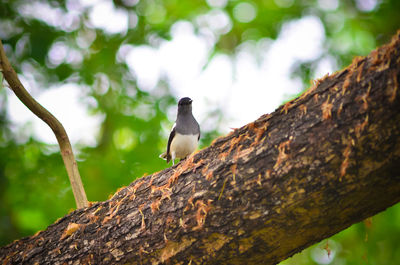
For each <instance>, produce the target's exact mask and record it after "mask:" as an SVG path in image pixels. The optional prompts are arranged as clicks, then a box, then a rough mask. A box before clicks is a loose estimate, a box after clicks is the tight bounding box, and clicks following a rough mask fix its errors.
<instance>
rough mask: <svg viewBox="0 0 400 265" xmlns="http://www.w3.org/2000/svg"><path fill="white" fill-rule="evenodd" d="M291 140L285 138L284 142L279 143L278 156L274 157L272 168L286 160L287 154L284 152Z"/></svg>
mask: <svg viewBox="0 0 400 265" xmlns="http://www.w3.org/2000/svg"><path fill="white" fill-rule="evenodd" d="M291 142H292V140H287V141H285V142H282V143H280V145H279V147H278V151H279V154H278V158H277V159H276V163H275V165H274V169H277V168H278V167H279V165H280V164H281V163H282V162H283V161H284V160H286V159H287V158H288V157H289V155H288V154H286V150H287V149H289V145H290V143H291Z"/></svg>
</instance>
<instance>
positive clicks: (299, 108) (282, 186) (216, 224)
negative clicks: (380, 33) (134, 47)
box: [0, 32, 400, 264]
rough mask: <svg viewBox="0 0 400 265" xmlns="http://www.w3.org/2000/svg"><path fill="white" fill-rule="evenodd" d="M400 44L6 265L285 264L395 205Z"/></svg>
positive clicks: (78, 214)
mask: <svg viewBox="0 0 400 265" xmlns="http://www.w3.org/2000/svg"><path fill="white" fill-rule="evenodd" d="M399 38H400V32H398V33H397V35H396V36H395V37H394V38H393V40H392V42H391V43H390V44H388V45H386V46H383V47H380V48H379V49H377V50H375V51H373V52H372V53H371V54H370V55H369V56H368V57H365V58H361V57H359V58H356V59H354V61H353V63H352V64H351V65H350V66H349V67H348V68H346V69H345V70H343V71H341V72H338V73H336V74H333V75H332V76H326V77H324V78H323V79H322V80H318V81H317V82H315V84H314V85H313V87H312V88H311V89H310V90H308V91H307V92H306V93H304V94H303V95H302V96H301V97H299V98H297V99H295V100H293V101H291V102H289V103H287V104H285V105H284V106H282V107H280V108H278V109H277V110H276V111H275V112H274V113H272V114H271V115H264V116H262V117H260V118H259V119H258V120H256V121H255V122H253V123H250V124H248V125H246V126H244V127H242V128H239V129H236V130H234V131H233V132H232V133H230V134H229V135H228V136H225V137H221V138H218V139H216V140H215V141H214V143H213V144H212V145H211V146H210V147H208V148H206V149H204V150H201V151H200V152H198V153H197V154H195V155H193V156H191V157H190V158H189V159H187V161H185V162H182V163H180V164H178V165H176V166H174V167H172V168H169V169H166V170H163V171H161V172H157V173H155V174H153V175H150V176H146V177H143V178H141V179H138V180H137V181H135V182H133V183H132V184H131V185H130V186H129V187H127V188H124V189H122V190H120V191H119V192H117V193H116V194H115V195H114V197H113V198H111V199H110V200H108V201H105V202H100V203H96V204H95V205H93V206H91V207H89V208H86V209H80V210H77V211H75V212H73V213H71V214H69V215H67V216H65V217H63V218H61V219H60V220H58V221H57V222H56V223H55V224H53V225H50V226H49V227H48V228H47V229H46V230H45V231H42V232H39V233H37V234H36V235H34V236H32V237H28V238H23V239H21V240H19V241H16V242H13V243H12V244H10V245H8V246H5V247H3V248H1V249H0V261H1V262H3V263H5V264H9V263H11V264H34V263H35V262H38V263H41V264H78V263H82V264H85V263H86V264H112V263H123V264H125V263H127V264H164V263H165V264H245V263H247V264H256V263H260V264H275V263H277V262H279V261H281V260H284V259H285V258H287V257H289V256H291V255H293V254H294V253H296V252H299V251H301V250H302V249H304V248H306V247H307V246H310V245H311V244H314V243H316V242H318V241H320V240H322V239H324V238H326V237H329V236H331V235H333V234H335V233H337V232H339V231H341V230H343V229H345V228H347V227H348V226H350V225H351V224H353V223H356V222H359V221H361V220H363V219H365V218H367V217H369V216H372V215H374V214H376V213H378V212H380V211H382V210H384V209H386V208H387V207H389V206H391V205H393V204H395V203H397V202H398V201H399V200H400V166H399V165H400V104H399V103H400V100H399V99H400V97H399V89H398V84H399V80H400V66H399V65H400V39H399Z"/></svg>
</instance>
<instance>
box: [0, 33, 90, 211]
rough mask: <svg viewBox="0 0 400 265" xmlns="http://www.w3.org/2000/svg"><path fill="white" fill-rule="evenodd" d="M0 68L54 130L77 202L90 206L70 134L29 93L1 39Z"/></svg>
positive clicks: (19, 94)
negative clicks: (69, 137) (13, 66)
mask: <svg viewBox="0 0 400 265" xmlns="http://www.w3.org/2000/svg"><path fill="white" fill-rule="evenodd" d="M0 70H1V71H2V72H3V76H4V78H5V79H6V80H7V82H8V84H9V85H10V88H11V89H12V90H13V91H14V93H15V95H17V97H18V98H19V99H20V100H21V101H22V103H24V105H25V106H27V107H28V109H30V110H31V111H32V112H33V113H34V114H35V115H36V116H38V117H39V118H40V119H42V120H43V121H44V122H45V123H47V125H49V126H50V128H51V129H52V130H53V132H54V134H55V136H56V138H57V141H58V144H59V146H60V151H61V156H62V158H63V160H64V164H65V168H66V169H67V173H68V177H69V180H70V182H71V187H72V191H73V193H74V196H75V202H76V205H77V207H78V208H83V207H87V206H88V201H87V198H86V193H85V190H84V188H83V184H82V181H81V177H80V175H79V171H78V166H77V163H76V161H75V158H74V154H73V152H72V147H71V143H70V142H69V139H68V135H67V133H66V131H65V129H64V127H63V126H62V124H61V123H60V122H59V121H58V120H57V119H56V117H54V116H53V115H52V114H51V113H50V112H49V111H48V110H46V109H45V108H44V107H43V106H42V105H40V104H39V103H38V102H37V101H36V100H35V99H34V98H33V97H32V96H31V95H30V94H29V93H28V91H26V89H25V88H24V86H23V85H22V83H21V81H20V80H19V78H18V75H17V73H16V72H15V71H14V69H13V68H12V66H11V64H10V62H9V61H8V58H7V56H6V54H5V51H4V48H3V44H2V42H1V40H0Z"/></svg>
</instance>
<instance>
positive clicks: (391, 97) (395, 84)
mask: <svg viewBox="0 0 400 265" xmlns="http://www.w3.org/2000/svg"><path fill="white" fill-rule="evenodd" d="M392 75H393V78H392V79H393V89H391V92H389V102H390V103H392V102H393V101H394V100H395V99H396V94H397V89H398V87H399V84H398V82H397V73H396V72H393V73H392ZM389 82H390V81H388V83H389ZM388 87H390V84H388Z"/></svg>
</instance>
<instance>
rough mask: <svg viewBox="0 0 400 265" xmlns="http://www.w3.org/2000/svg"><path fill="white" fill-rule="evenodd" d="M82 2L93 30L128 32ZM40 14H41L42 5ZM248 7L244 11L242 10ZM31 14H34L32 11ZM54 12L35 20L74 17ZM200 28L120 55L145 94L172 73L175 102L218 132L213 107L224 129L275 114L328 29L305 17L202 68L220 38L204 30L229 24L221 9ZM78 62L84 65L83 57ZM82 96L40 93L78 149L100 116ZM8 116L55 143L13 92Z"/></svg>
mask: <svg viewBox="0 0 400 265" xmlns="http://www.w3.org/2000/svg"><path fill="white" fill-rule="evenodd" d="M77 1H78V0H74V1H73V0H70V1H68V3H69V4H70V5H71V2H75V4H76V2H77ZM221 1H222V2H221ZM320 1H323V0H320ZM324 1H328V0H324ZM130 2H132V3H133V2H135V1H133V0H132V1H130ZM208 2H209V3H210V2H211V4H212V5H217V6H218V5H221V3H222V4H223V0H218V1H217V0H209V1H208ZM78 3H80V4H78V5H75V6H72V7H71V9H73V8H75V10H78V9H79V8H82V6H86V7H91V11H90V12H89V18H90V21H91V23H92V27H96V28H100V29H103V30H105V31H106V32H110V33H123V32H125V31H126V30H127V27H128V14H127V13H126V11H123V10H117V9H116V8H114V6H113V4H112V2H111V1H105V0H96V1H89V0H80V1H78ZM251 8H252V7H251V6H250V7H249V6H245V7H242V8H240V9H238V11H237V12H236V13H237V14H236V15H235V16H238V19H242V20H246V19H247V20H248V19H253V18H254V17H255V16H256V15H257V13H256V10H252V9H251ZM35 10H38V9H37V7H36V8H35ZM243 10H245V11H246V10H247V11H246V12H242V11H243ZM31 11H32V10H31ZM26 12H30V11H29V9H28V10H27V11H26ZM32 12H33V11H32ZM57 12H58V14H57V16H52V15H49V16H48V17H46V18H43V17H42V16H43V12H40V11H38V12H37V13H38V17H41V19H43V20H44V21H46V23H49V24H54V23H60V21H62V19H61V20H60V17H61V18H63V17H65V19H68V20H71V17H70V16H71V14H69V15H65V14H64V15H63V14H60V13H59V11H57ZM30 14H31V15H32V14H33V13H30ZM46 14H51V11H49V10H46ZM33 16H35V15H34V14H33ZM110 22H112V23H110ZM131 23H132V21H131ZM133 23H134V22H133ZM198 23H203V24H205V25H206V26H205V27H204V31H203V33H204V34H199V35H196V34H195V33H194V30H193V26H192V25H191V24H190V23H189V22H184V21H179V22H177V23H176V24H175V25H174V26H173V27H172V29H171V34H172V39H171V41H162V43H161V44H160V46H159V48H157V49H156V48H153V47H150V46H130V45H129V46H128V45H127V46H124V47H122V48H121V52H122V51H123V52H124V53H125V54H126V56H125V57H124V58H125V60H126V63H127V64H128V66H129V67H130V69H131V70H132V71H133V73H134V74H135V75H136V76H137V78H138V84H139V87H140V88H141V89H143V90H146V91H149V92H152V91H154V90H155V89H156V85H157V82H158V80H159V79H160V78H161V76H167V78H168V80H169V81H170V85H171V88H172V91H173V93H174V96H175V97H176V98H177V100H178V99H179V98H181V97H184V96H189V97H191V98H192V99H193V100H194V102H193V112H194V115H195V117H196V118H197V119H198V121H199V122H200V125H201V126H202V127H203V128H205V129H213V126H214V124H213V122H212V121H211V120H209V119H207V117H206V115H207V113H210V111H213V110H222V111H223V113H224V117H225V120H226V121H225V123H224V124H223V125H222V128H219V129H220V130H222V131H223V132H228V131H229V130H230V128H236V127H240V126H243V125H245V124H246V123H249V122H251V121H253V120H255V119H257V118H258V117H259V116H261V115H262V114H265V113H270V112H272V111H274V110H275V109H276V108H277V107H278V106H279V105H280V104H282V102H283V101H284V100H285V99H287V98H288V96H289V95H293V94H295V93H298V92H299V91H300V90H301V89H302V82H301V80H298V79H291V78H290V77H289V75H290V69H291V68H292V66H293V65H294V63H296V62H298V61H303V60H310V59H313V58H316V57H317V56H320V55H321V53H323V49H322V44H323V41H324V38H325V33H324V28H323V25H322V23H321V21H320V20H319V18H317V17H314V16H307V17H303V18H301V19H299V20H293V21H290V22H287V23H286V24H284V26H283V28H282V30H281V32H280V34H279V36H278V39H277V40H276V41H272V40H270V39H263V40H260V41H258V42H248V43H244V44H243V45H242V46H240V47H239V53H238V56H237V57H236V58H235V59H234V60H233V59H232V58H229V57H228V56H227V55H217V56H215V57H214V58H213V59H212V61H211V62H210V63H209V65H208V67H207V68H206V69H205V70H203V69H202V66H203V64H204V62H206V60H207V58H208V55H209V52H210V48H211V46H212V45H213V43H214V41H215V36H214V35H211V34H208V33H207V29H210V28H211V29H213V30H216V31H218V30H219V31H220V32H224V31H226V30H229V27H230V21H229V19H228V18H227V16H226V15H225V14H224V13H223V12H222V11H220V10H218V9H216V10H213V11H211V12H210V13H209V14H207V15H205V16H204V17H202V18H199V21H198ZM71 25H72V24H71ZM89 26H90V25H89ZM200 32H202V31H200ZM58 45H59V46H60V45H61V44H58ZM58 50H60V51H61V52H54V55H52V53H50V55H49V56H50V60H56V61H57V60H62V59H63V58H64V57H67V53H68V47H62V45H61V46H60V47H58ZM256 54H257V56H256ZM60 56H61V57H60ZM63 56H64V57H63ZM76 57H77V58H76V60H79V56H78V55H77V56H76ZM334 70H336V66H335V62H334V60H333V59H332V58H330V57H326V58H325V57H324V59H323V60H322V61H321V63H320V65H318V71H317V74H316V76H323V75H324V74H326V73H328V72H330V73H331V72H333V71H334ZM21 79H22V81H23V82H24V84H25V86H26V88H27V89H28V90H30V89H32V88H30V84H32V81H33V80H30V79H29V76H28V75H23V76H21ZM79 95H80V88H79V87H78V86H77V85H75V84H66V85H62V86H59V87H54V88H52V89H49V90H46V91H36V90H35V97H36V98H37V100H38V101H39V102H40V103H41V104H42V105H43V106H45V107H46V108H47V109H48V110H49V111H50V112H52V113H53V114H54V115H55V116H56V117H57V118H58V119H59V120H60V121H61V122H62V123H63V125H64V126H65V128H66V130H67V133H68V134H69V136H70V138H71V142H72V143H73V144H76V143H82V144H86V145H94V144H95V143H96V136H97V133H98V129H99V125H100V123H101V121H102V117H99V116H97V117H95V116H90V115H89V114H88V111H87V109H86V107H85V104H83V103H82V102H80V100H79V98H80V96H79ZM58 99H62V100H58ZM8 111H9V115H10V120H11V121H13V122H14V125H15V126H16V128H17V127H21V126H22V125H23V124H26V123H27V122H29V123H31V124H32V126H33V128H34V135H35V137H36V138H38V139H40V140H42V141H44V142H48V143H56V139H55V137H54V135H53V134H52V132H51V131H50V129H49V128H48V127H47V125H45V124H44V123H43V122H42V121H41V120H39V119H38V118H37V117H35V116H33V114H32V113H30V112H29V111H28V110H27V109H26V108H25V107H24V106H23V105H22V103H20V102H19V100H18V99H17V98H16V97H15V96H14V95H13V94H12V93H11V92H10V93H9V102H8ZM168 116H169V118H170V120H171V124H172V123H173V121H174V120H175V117H176V108H174V109H171V110H170V112H169V113H168ZM75 117H79V119H76V118H75Z"/></svg>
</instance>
